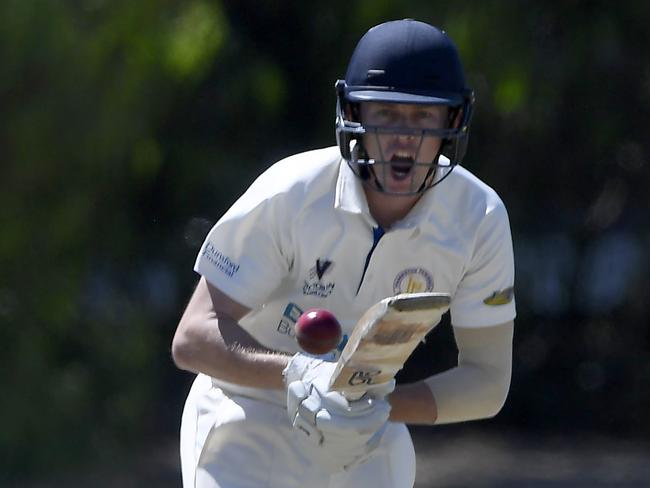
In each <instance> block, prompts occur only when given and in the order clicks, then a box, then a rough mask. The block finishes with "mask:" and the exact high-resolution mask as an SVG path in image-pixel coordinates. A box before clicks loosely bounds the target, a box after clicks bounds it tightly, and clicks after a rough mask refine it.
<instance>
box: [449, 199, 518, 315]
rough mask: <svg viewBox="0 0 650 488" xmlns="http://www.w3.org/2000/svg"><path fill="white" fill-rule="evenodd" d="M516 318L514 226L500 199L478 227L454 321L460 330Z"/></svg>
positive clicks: (454, 307)
mask: <svg viewBox="0 0 650 488" xmlns="http://www.w3.org/2000/svg"><path fill="white" fill-rule="evenodd" d="M515 315H516V310H515V300H514V256H513V250H512V237H511V234H510V223H509V221H508V213H507V211H506V208H505V206H504V205H503V202H501V200H499V199H497V200H496V203H495V204H494V206H493V207H492V208H490V209H489V210H488V211H487V212H486V214H485V216H484V218H483V219H482V221H481V223H480V224H479V226H478V229H477V233H476V239H475V241H474V247H473V252H472V255H471V258H470V260H469V265H468V267H467V268H466V270H465V273H464V275H463V277H462V279H461V281H460V283H459V285H458V288H457V290H456V293H455V294H454V297H453V299H452V303H451V320H452V323H453V325H454V326H457V327H488V326H491V325H498V324H502V323H505V322H509V321H511V320H513V319H514V318H515Z"/></svg>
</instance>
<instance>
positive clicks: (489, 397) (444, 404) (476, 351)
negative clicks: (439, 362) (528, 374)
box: [425, 322, 513, 424]
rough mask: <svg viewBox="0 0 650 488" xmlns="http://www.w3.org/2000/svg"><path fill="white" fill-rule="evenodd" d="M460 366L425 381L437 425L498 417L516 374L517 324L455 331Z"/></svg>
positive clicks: (510, 323)
mask: <svg viewBox="0 0 650 488" xmlns="http://www.w3.org/2000/svg"><path fill="white" fill-rule="evenodd" d="M454 336H455V338H456V344H457V345H458V352H459V354H458V366H457V367H455V368H452V369H450V370H448V371H445V372H443V373H440V374H437V375H435V376H432V377H430V378H427V379H426V380H425V384H426V385H427V386H428V387H429V388H430V389H431V393H432V395H433V398H434V399H435V403H436V406H437V416H438V418H437V419H436V423H437V424H442V423H451V422H464V421H467V420H478V419H483V418H489V417H493V416H495V415H496V414H497V413H499V411H500V410H501V408H502V407H503V405H504V403H505V401H506V397H507V396H508V391H509V389H510V377H511V374H512V338H513V323H512V322H508V323H505V324H501V325H496V326H493V327H485V328H482V329H464V328H458V327H455V328H454Z"/></svg>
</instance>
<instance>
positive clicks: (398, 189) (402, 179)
mask: <svg viewBox="0 0 650 488" xmlns="http://www.w3.org/2000/svg"><path fill="white" fill-rule="evenodd" d="M422 179H423V178H422V177H420V175H418V174H417V172H416V171H415V170H414V169H411V170H409V171H407V172H405V171H403V170H402V171H400V170H397V171H395V170H394V169H391V170H390V171H389V172H388V173H387V174H386V175H385V178H384V181H383V183H382V186H383V187H384V189H385V190H386V191H387V192H388V193H391V194H396V195H400V194H403V195H409V194H410V195H412V194H414V193H416V192H417V190H418V189H419V188H420V186H421V185H422Z"/></svg>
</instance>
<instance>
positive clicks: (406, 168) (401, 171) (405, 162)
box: [390, 153, 415, 181]
mask: <svg viewBox="0 0 650 488" xmlns="http://www.w3.org/2000/svg"><path fill="white" fill-rule="evenodd" d="M414 165H415V160H414V158H413V157H411V156H409V155H406V154H399V153H397V154H394V155H393V157H392V158H390V170H391V175H392V177H393V178H394V179H395V180H397V181H402V180H405V179H406V178H408V177H409V174H410V173H411V171H412V169H413V167H414Z"/></svg>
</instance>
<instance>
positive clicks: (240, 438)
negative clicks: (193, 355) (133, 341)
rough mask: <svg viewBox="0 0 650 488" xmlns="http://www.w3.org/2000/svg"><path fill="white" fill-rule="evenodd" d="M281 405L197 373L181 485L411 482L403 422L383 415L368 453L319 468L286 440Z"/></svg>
mask: <svg viewBox="0 0 650 488" xmlns="http://www.w3.org/2000/svg"><path fill="white" fill-rule="evenodd" d="M292 435H293V434H292V432H291V426H290V424H289V419H288V417H287V412H286V409H285V408H283V407H281V406H278V405H275V404H272V403H269V402H264V401H260V400H254V399H251V398H247V397H243V396H234V395H232V396H227V395H226V394H224V392H223V391H222V390H221V389H219V388H216V387H214V386H213V385H212V380H211V378H210V377H208V376H205V375H202V374H200V375H198V376H197V377H196V379H195V380H194V384H193V385H192V388H191V390H190V393H189V395H188V397H187V401H186V403H185V409H184V410H183V418H182V422H181V468H182V474H183V487H184V488H305V487H308V488H344V487H355V488H356V487H366V486H372V487H373V488H411V487H412V486H413V484H414V483H415V451H414V449H413V443H412V441H411V436H410V435H409V432H408V430H407V428H406V426H404V424H396V423H390V424H389V426H388V428H387V429H386V432H385V434H384V436H383V438H382V441H381V443H380V444H379V447H378V448H377V449H376V450H375V451H374V452H373V454H372V455H371V457H370V458H369V459H368V461H366V462H365V463H363V464H361V465H360V466H358V467H356V468H354V469H351V470H350V471H346V472H341V473H336V474H334V475H330V474H328V473H326V472H323V471H322V470H321V469H320V468H319V467H318V466H317V465H313V464H312V463H311V462H310V460H309V459H308V458H307V457H305V455H304V454H303V453H302V452H301V451H300V450H299V448H298V447H297V446H296V445H295V443H294V442H292Z"/></svg>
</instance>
